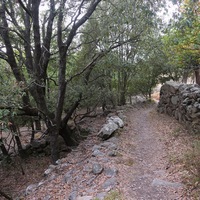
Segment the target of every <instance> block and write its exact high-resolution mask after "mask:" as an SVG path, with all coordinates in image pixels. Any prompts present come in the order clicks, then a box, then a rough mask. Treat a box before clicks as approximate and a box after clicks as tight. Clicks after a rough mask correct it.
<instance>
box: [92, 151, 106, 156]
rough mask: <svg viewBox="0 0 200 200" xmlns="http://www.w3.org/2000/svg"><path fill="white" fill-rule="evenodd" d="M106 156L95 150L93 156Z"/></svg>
mask: <svg viewBox="0 0 200 200" xmlns="http://www.w3.org/2000/svg"><path fill="white" fill-rule="evenodd" d="M104 155H105V154H104V153H103V152H101V151H99V150H98V149H96V150H94V151H93V153H92V156H94V157H98V156H104Z"/></svg>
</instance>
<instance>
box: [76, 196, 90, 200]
mask: <svg viewBox="0 0 200 200" xmlns="http://www.w3.org/2000/svg"><path fill="white" fill-rule="evenodd" d="M92 199H93V196H83V197H80V196H79V197H77V199H76V200H92Z"/></svg>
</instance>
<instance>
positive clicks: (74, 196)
mask: <svg viewBox="0 0 200 200" xmlns="http://www.w3.org/2000/svg"><path fill="white" fill-rule="evenodd" d="M69 200H77V191H72V192H71V193H70V195H69Z"/></svg>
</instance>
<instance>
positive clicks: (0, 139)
mask: <svg viewBox="0 0 200 200" xmlns="http://www.w3.org/2000/svg"><path fill="white" fill-rule="evenodd" d="M0 149H1V151H2V153H3V155H4V156H8V151H7V149H6V147H5V145H4V144H3V141H2V138H0Z"/></svg>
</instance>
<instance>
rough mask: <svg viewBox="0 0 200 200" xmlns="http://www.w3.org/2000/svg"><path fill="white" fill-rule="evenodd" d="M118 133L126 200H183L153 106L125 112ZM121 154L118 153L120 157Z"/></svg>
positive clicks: (163, 125)
mask: <svg viewBox="0 0 200 200" xmlns="http://www.w3.org/2000/svg"><path fill="white" fill-rule="evenodd" d="M127 120H128V121H127V126H126V127H125V130H124V131H123V133H122V134H121V136H120V154H121V158H120V159H121V161H120V160H119V161H118V168H119V169H120V170H119V172H120V173H119V186H118V188H119V190H120V191H121V192H122V193H123V196H124V197H123V198H124V199H128V200H175V199H176V200H177V199H183V196H182V193H183V192H182V191H183V189H184V186H183V184H182V183H181V180H180V177H178V178H177V177H176V178H175V177H174V175H172V174H170V170H169V168H170V166H169V155H168V152H167V147H166V144H165V140H164V139H163V137H164V136H163V133H164V132H165V129H166V126H168V125H170V124H168V125H167V124H166V123H164V120H165V119H164V117H163V116H160V115H159V114H158V113H157V112H156V107H155V106H153V107H152V106H148V107H143V108H142V107H141V108H140V109H134V111H131V112H128V113H127ZM119 157H120V156H119Z"/></svg>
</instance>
